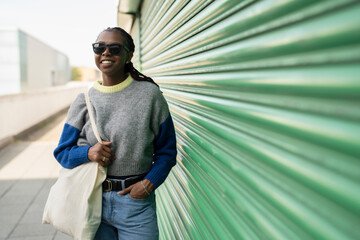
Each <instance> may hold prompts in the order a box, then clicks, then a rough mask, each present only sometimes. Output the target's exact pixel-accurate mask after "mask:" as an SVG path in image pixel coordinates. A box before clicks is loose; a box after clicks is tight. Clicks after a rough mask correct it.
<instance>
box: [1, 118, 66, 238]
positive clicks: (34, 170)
mask: <svg viewBox="0 0 360 240" xmlns="http://www.w3.org/2000/svg"><path fill="white" fill-rule="evenodd" d="M65 118H66V114H63V115H61V116H59V117H58V118H56V119H55V120H54V121H52V122H51V123H48V124H47V125H46V126H43V127H42V129H40V130H38V131H36V132H33V133H31V134H30V135H28V136H26V137H24V138H23V139H21V140H18V141H16V142H15V143H13V144H11V145H9V146H7V147H5V148H4V149H2V150H1V151H0V240H5V239H6V240H15V239H18V240H20V239H21V240H60V239H64V240H65V239H72V238H71V237H69V236H66V235H65V234H63V233H60V232H58V231H56V229H55V228H53V227H52V226H51V225H43V224H41V219H42V213H43V208H44V205H45V202H46V199H47V195H48V193H49V191H50V187H51V186H52V185H53V184H54V182H55V180H56V178H57V176H58V172H59V169H60V165H59V164H58V163H57V162H56V160H55V159H54V157H53V154H52V152H53V150H54V148H55V147H56V145H57V143H58V140H59V139H60V134H61V131H62V127H63V125H64V122H65Z"/></svg>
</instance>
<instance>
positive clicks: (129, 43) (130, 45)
mask: <svg viewBox="0 0 360 240" xmlns="http://www.w3.org/2000/svg"><path fill="white" fill-rule="evenodd" d="M111 31H117V32H119V33H120V34H121V35H122V36H123V37H124V38H125V40H126V43H127V44H126V45H127V47H128V48H129V50H130V52H134V51H135V44H134V40H133V39H132V37H131V35H130V34H128V33H127V32H126V31H125V30H124V29H122V28H119V27H113V28H110V27H108V28H107V29H105V30H104V31H103V32H111ZM100 34H101V33H100ZM125 73H130V74H131V76H132V77H133V78H134V79H135V80H137V81H146V82H151V83H153V84H155V85H156V86H158V87H159V85H157V84H156V83H155V82H154V80H153V79H152V78H151V77H148V76H145V75H144V74H142V73H141V72H139V71H138V70H137V69H136V68H134V66H133V64H132V62H129V63H126V64H125Z"/></svg>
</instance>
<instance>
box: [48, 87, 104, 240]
mask: <svg viewBox="0 0 360 240" xmlns="http://www.w3.org/2000/svg"><path fill="white" fill-rule="evenodd" d="M85 99H86V106H87V108H88V113H89V117H90V121H91V125H92V128H93V131H94V133H95V136H96V138H97V140H98V141H99V142H100V143H102V141H101V138H100V135H99V133H98V131H97V128H96V125H95V121H94V118H93V114H92V109H91V105H90V100H89V96H88V93H85ZM105 178H106V169H105V168H103V167H102V166H101V165H99V164H98V163H95V162H89V163H84V164H81V165H79V166H77V167H75V168H73V169H65V168H62V169H61V170H60V174H59V178H58V179H57V181H56V182H55V184H54V185H53V186H52V187H51V189H50V193H49V196H48V199H47V202H46V205H45V208H44V214H43V219H42V223H44V224H52V225H53V226H54V227H55V228H56V229H57V230H59V231H61V232H63V233H66V234H68V235H70V236H72V237H73V238H74V239H75V240H93V239H94V237H95V234H96V231H97V229H98V227H99V225H100V222H101V208H102V183H103V181H104V180H105Z"/></svg>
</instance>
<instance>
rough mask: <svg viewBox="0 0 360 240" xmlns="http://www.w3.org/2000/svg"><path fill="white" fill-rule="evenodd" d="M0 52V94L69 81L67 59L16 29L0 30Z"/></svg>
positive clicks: (0, 28)
mask: <svg viewBox="0 0 360 240" xmlns="http://www.w3.org/2000/svg"><path fill="white" fill-rule="evenodd" d="M0 51H1V54H0V84H1V88H0V95H5V94H15V93H20V92H25V91H31V90H36V89H41V88H48V87H51V86H59V85H64V84H66V83H67V82H68V81H70V78H71V71H70V65H69V59H68V57H67V56H66V55H64V54H63V53H61V52H59V51H57V50H56V49H54V48H52V47H51V46H49V45H47V44H45V43H43V42H41V41H40V40H38V39H36V38H34V37H32V36H30V35H28V34H26V33H25V32H23V31H21V30H19V29H17V28H11V27H8V28H4V27H0Z"/></svg>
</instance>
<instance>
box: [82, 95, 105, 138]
mask: <svg viewBox="0 0 360 240" xmlns="http://www.w3.org/2000/svg"><path fill="white" fill-rule="evenodd" d="M84 94H85V101H86V107H87V109H88V112H89V117H90V122H91V127H92V129H93V132H94V134H95V137H96V139H97V140H98V142H99V143H101V144H102V140H101V137H100V134H99V131H98V129H97V127H96V124H95V120H94V115H93V111H92V107H91V103H90V98H89V93H88V92H85V93H84Z"/></svg>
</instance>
